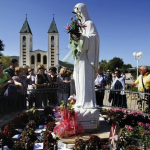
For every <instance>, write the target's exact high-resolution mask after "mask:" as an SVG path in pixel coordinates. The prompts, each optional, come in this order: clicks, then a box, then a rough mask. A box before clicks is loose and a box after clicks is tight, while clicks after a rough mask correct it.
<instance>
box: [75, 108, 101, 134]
mask: <svg viewBox="0 0 150 150" xmlns="http://www.w3.org/2000/svg"><path fill="white" fill-rule="evenodd" d="M75 111H76V112H78V118H77V120H76V121H77V122H79V123H80V124H81V125H82V126H83V128H84V131H85V132H96V131H99V111H98V110H97V109H96V108H90V109H83V108H77V107H75Z"/></svg>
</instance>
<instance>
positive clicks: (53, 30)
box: [48, 14, 58, 33]
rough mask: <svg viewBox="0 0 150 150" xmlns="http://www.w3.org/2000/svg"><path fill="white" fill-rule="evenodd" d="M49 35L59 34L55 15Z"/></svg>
mask: <svg viewBox="0 0 150 150" xmlns="http://www.w3.org/2000/svg"><path fill="white" fill-rule="evenodd" d="M48 33H58V30H57V27H56V23H55V20H54V14H53V21H52V23H51V25H50V28H49V30H48Z"/></svg>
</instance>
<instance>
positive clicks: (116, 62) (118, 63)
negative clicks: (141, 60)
mask: <svg viewBox="0 0 150 150" xmlns="http://www.w3.org/2000/svg"><path fill="white" fill-rule="evenodd" d="M99 65H101V66H102V67H103V71H107V70H110V71H111V72H114V71H115V70H116V68H118V69H120V70H121V71H122V72H128V71H127V70H128V68H132V65H131V64H124V62H123V60H122V59H121V58H119V57H114V58H113V59H111V60H109V61H108V62H107V60H104V59H102V60H101V61H100V62H99Z"/></svg>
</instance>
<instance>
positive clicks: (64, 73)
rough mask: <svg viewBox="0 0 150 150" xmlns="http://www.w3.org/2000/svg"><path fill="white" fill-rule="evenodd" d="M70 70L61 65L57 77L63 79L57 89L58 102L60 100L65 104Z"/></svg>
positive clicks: (68, 88)
mask: <svg viewBox="0 0 150 150" xmlns="http://www.w3.org/2000/svg"><path fill="white" fill-rule="evenodd" d="M70 76H71V71H69V70H67V68H65V67H63V68H61V69H60V73H59V78H60V79H61V81H63V84H62V85H61V86H60V87H59V89H58V103H60V102H61V101H62V100H63V101H64V102H65V104H67V102H68V98H69V90H70V82H71V78H70Z"/></svg>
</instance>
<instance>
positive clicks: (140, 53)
mask: <svg viewBox="0 0 150 150" xmlns="http://www.w3.org/2000/svg"><path fill="white" fill-rule="evenodd" d="M142 55H143V53H142V52H139V53H136V52H134V53H133V56H134V58H135V59H136V60H137V78H138V66H139V64H138V63H139V62H138V61H139V59H140V58H141V56H142Z"/></svg>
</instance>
